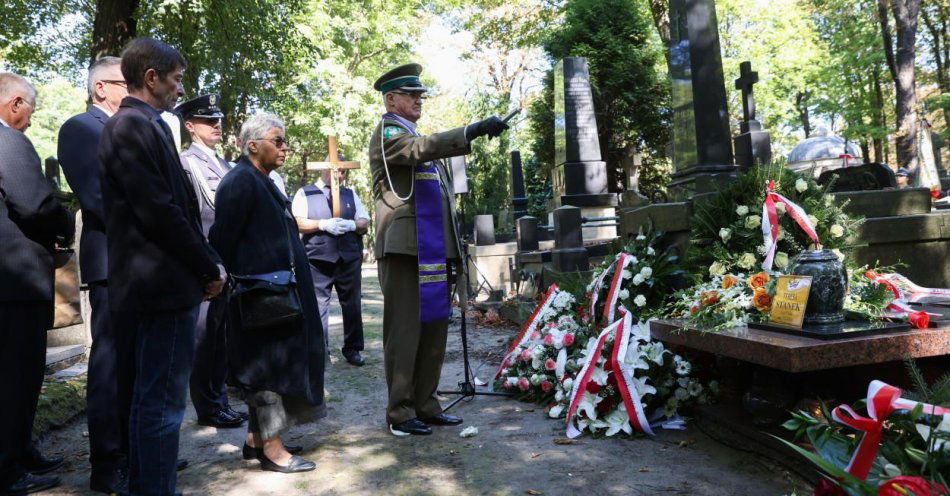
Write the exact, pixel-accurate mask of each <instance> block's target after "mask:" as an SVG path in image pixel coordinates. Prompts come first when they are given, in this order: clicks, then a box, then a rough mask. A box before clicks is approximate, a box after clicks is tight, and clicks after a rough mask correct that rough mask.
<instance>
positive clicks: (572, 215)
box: [551, 206, 590, 272]
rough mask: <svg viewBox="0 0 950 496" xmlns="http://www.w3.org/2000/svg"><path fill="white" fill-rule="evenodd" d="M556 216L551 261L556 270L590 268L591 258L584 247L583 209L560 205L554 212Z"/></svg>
mask: <svg viewBox="0 0 950 496" xmlns="http://www.w3.org/2000/svg"><path fill="white" fill-rule="evenodd" d="M553 216H554V250H552V251H551V262H552V263H553V264H554V270H557V271H560V272H573V271H576V270H588V269H589V268H590V259H589V256H588V254H587V249H585V248H584V239H583V234H582V228H581V209H579V208H577V207H570V206H567V207H560V208H558V209H556V210H555V211H554V213H553Z"/></svg>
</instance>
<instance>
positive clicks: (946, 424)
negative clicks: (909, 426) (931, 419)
mask: <svg viewBox="0 0 950 496" xmlns="http://www.w3.org/2000/svg"><path fill="white" fill-rule="evenodd" d="M916 427H917V433H918V434H920V437H922V438H924V441H927V440H928V439H930V427H929V426H926V425H921V424H916ZM937 432H950V413H947V414H945V415H944V416H943V420H941V421H940V424H938V425H937ZM944 449H948V450H950V441H948V440H946V439H939V438H938V439H935V440H934V451H933V453H936V452H938V451H941V450H944Z"/></svg>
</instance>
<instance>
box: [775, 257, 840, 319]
mask: <svg viewBox="0 0 950 496" xmlns="http://www.w3.org/2000/svg"><path fill="white" fill-rule="evenodd" d="M789 274H794V275H799V276H811V290H810V291H809V293H808V306H807V307H806V308H805V322H804V323H805V324H806V325H807V324H812V325H824V324H837V323H840V322H843V321H844V297H845V294H846V293H847V292H848V271H847V270H846V269H845V268H844V264H842V263H841V261H840V260H838V257H837V256H836V255H835V254H834V252H833V251H831V250H805V251H803V252H801V253H799V254H798V257H796V259H795V262H794V263H793V264H792V266H791V267H790V268H789Z"/></svg>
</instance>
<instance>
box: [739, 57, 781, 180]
mask: <svg viewBox="0 0 950 496" xmlns="http://www.w3.org/2000/svg"><path fill="white" fill-rule="evenodd" d="M739 74H740V76H739V79H736V81H735V83H736V89H737V90H740V91H742V122H740V123H739V131H740V133H741V134H739V136H736V137H735V138H733V139H732V143H733V145H735V152H736V165H738V166H739V167H740V168H741V169H743V170H748V169H749V168H751V167H753V166H756V165H767V164H768V163H769V162H771V161H772V143H771V139H770V137H769V133H768V132H766V131H763V130H762V124H761V123H759V121H758V120H756V118H755V98H754V97H753V95H752V86H753V85H754V84H755V83H757V82H759V73H758V72H755V71H753V70H752V63H751V62H749V61H746V62H742V63H741V64H739Z"/></svg>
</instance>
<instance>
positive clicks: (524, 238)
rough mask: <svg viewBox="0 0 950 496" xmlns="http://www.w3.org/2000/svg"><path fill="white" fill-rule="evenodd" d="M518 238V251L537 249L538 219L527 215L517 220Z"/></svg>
mask: <svg viewBox="0 0 950 496" xmlns="http://www.w3.org/2000/svg"><path fill="white" fill-rule="evenodd" d="M516 222H517V226H516V227H515V229H516V231H517V232H516V240H517V243H518V251H535V250H537V249H538V219H537V218H535V217H531V216H530V215H526V216H524V217H521V218H519V219H518V220H517V221H516Z"/></svg>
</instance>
